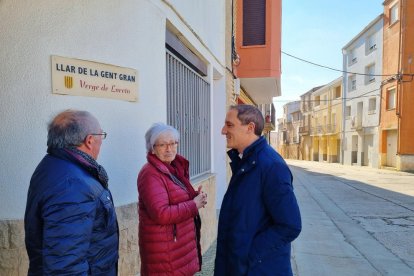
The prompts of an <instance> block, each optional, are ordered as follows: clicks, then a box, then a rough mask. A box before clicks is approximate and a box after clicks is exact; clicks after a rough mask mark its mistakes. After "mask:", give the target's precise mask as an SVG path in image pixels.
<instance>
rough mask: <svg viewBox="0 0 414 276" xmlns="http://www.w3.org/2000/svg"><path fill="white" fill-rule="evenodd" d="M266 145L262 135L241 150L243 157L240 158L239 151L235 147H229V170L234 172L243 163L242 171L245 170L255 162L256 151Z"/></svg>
mask: <svg viewBox="0 0 414 276" xmlns="http://www.w3.org/2000/svg"><path fill="white" fill-rule="evenodd" d="M266 145H267V141H266V139H265V137H264V136H261V137H259V139H257V140H256V141H254V142H253V143H252V144H251V145H250V146H248V147H247V148H246V149H245V150H244V151H243V158H240V156H239V152H238V151H237V150H236V149H231V150H229V151H228V152H227V154H228V155H229V157H230V160H231V163H230V166H231V170H232V171H233V173H235V172H236V171H237V170H238V169H239V168H240V167H241V166H242V164H245V165H243V168H242V171H247V170H249V169H250V168H251V167H253V166H255V165H256V163H257V153H258V152H259V151H260V150H261V149H262V148H264V147H265V146H266Z"/></svg>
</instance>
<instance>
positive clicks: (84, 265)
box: [24, 154, 118, 276]
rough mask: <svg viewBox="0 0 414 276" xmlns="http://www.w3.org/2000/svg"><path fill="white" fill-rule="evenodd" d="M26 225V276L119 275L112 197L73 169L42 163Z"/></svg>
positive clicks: (56, 161) (51, 160) (53, 160)
mask: <svg viewBox="0 0 414 276" xmlns="http://www.w3.org/2000/svg"><path fill="white" fill-rule="evenodd" d="M24 223H25V233H26V237H25V241H26V249H27V253H28V255H29V260H30V265H29V272H28V275H29V276H30V275H106V276H112V275H113V276H114V275H116V274H117V263H118V224H117V219H116V214H115V208H114V205H113V202H112V196H111V194H110V192H109V190H108V189H106V188H104V187H103V186H102V185H101V184H100V183H99V182H98V181H97V180H96V179H95V178H94V177H93V176H92V175H90V174H89V172H87V171H86V170H84V169H83V168H81V167H80V166H78V165H77V164H74V163H72V162H70V161H68V160H63V159H60V158H57V157H55V156H52V155H50V154H48V155H46V156H45V157H44V158H43V160H42V161H41V162H40V164H39V165H38V167H37V168H36V170H35V172H34V173H33V176H32V179H31V181H30V187H29V192H28V197H27V205H26V213H25V221H24Z"/></svg>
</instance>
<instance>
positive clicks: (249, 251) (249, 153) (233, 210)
mask: <svg viewBox="0 0 414 276" xmlns="http://www.w3.org/2000/svg"><path fill="white" fill-rule="evenodd" d="M228 155H229V157H230V159H231V164H230V165H231V169H232V172H233V175H232V178H231V180H230V184H229V186H228V189H227V192H226V194H225V196H224V199H223V203H222V206H221V210H220V217H219V225H218V238H217V253H216V261H215V272H214V275H216V276H227V275H232V276H241V275H249V276H253V275H260V276H265V275H292V269H291V264H290V247H291V242H292V241H293V240H294V239H295V238H296V237H298V235H299V233H300V231H301V227H302V226H301V218H300V212H299V207H298V204H297V201H296V197H295V195H294V193H293V186H292V174H291V172H290V169H289V167H288V166H287V164H286V163H285V161H284V160H283V158H282V157H281V156H280V155H279V154H278V153H277V152H276V151H275V150H273V149H272V148H271V147H270V146H269V145H268V144H267V141H266V139H265V138H264V137H260V138H259V139H258V140H256V141H255V142H254V143H253V144H251V145H250V146H249V147H247V148H246V149H245V151H244V152H243V157H242V158H241V159H240V157H239V153H238V152H237V151H236V150H234V149H232V150H230V151H229V152H228Z"/></svg>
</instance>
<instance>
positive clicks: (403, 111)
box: [379, 0, 414, 171]
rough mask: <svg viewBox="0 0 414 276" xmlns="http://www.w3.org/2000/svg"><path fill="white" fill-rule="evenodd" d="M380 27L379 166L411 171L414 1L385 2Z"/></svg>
mask: <svg viewBox="0 0 414 276" xmlns="http://www.w3.org/2000/svg"><path fill="white" fill-rule="evenodd" d="M383 5H384V25H383V29H384V30H383V36H384V37H383V39H384V43H383V48H384V50H383V54H384V60H383V69H382V70H383V75H384V76H383V78H382V87H381V115H380V127H379V134H380V135H379V153H380V155H379V158H380V160H379V163H380V165H381V166H384V167H392V168H395V169H397V170H402V171H414V144H413V143H412V141H411V139H412V137H413V135H414V125H413V123H412V119H411V118H412V117H413V116H414V109H413V106H414V96H413V91H414V85H413V72H412V70H413V69H412V63H413V53H414V36H413V35H412V34H413V32H414V2H413V1H408V0H398V1H397V0H394V1H390V0H386V1H384V3H383Z"/></svg>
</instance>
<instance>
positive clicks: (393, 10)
mask: <svg viewBox="0 0 414 276" xmlns="http://www.w3.org/2000/svg"><path fill="white" fill-rule="evenodd" d="M399 16H400V11H399V6H398V2H396V3H395V4H393V5H392V6H391V7H390V9H389V18H390V26H392V25H394V24H395V23H397V22H398V20H399Z"/></svg>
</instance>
